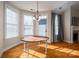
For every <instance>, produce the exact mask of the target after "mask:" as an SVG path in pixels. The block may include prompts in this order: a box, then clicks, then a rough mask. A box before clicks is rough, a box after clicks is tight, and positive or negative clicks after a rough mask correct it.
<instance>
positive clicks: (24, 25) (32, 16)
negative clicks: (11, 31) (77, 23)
mask: <svg viewBox="0 0 79 59" xmlns="http://www.w3.org/2000/svg"><path fill="white" fill-rule="evenodd" d="M24 16H32V18H33V15H28V14H24V15H23V35H24V36H27V35H26V34H25V33H24V32H25V24H24ZM26 26H33V27H32V28H33V30H32V31H33V33H32V34H31V35H34V21H33V25H26ZM28 35H30V34H28Z"/></svg>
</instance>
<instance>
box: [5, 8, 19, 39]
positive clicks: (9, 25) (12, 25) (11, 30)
mask: <svg viewBox="0 0 79 59" xmlns="http://www.w3.org/2000/svg"><path fill="white" fill-rule="evenodd" d="M5 23H6V24H5V32H6V35H5V37H6V38H12V37H16V36H18V14H17V13H16V12H15V11H13V10H11V9H9V8H6V22H5Z"/></svg>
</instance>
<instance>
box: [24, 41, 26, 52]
mask: <svg viewBox="0 0 79 59" xmlns="http://www.w3.org/2000/svg"><path fill="white" fill-rule="evenodd" d="M24 52H26V42H24Z"/></svg>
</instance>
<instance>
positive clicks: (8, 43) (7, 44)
mask: <svg viewBox="0 0 79 59" xmlns="http://www.w3.org/2000/svg"><path fill="white" fill-rule="evenodd" d="M5 4H6V6H7V7H9V8H11V9H13V10H15V11H16V12H17V13H18V15H19V29H20V30H19V36H18V37H14V38H8V39H5V35H4V34H5V19H6V18H5V15H3V14H5V5H3V2H0V52H2V51H6V50H7V49H9V48H11V47H13V46H15V45H17V44H19V43H21V41H20V38H21V36H23V13H26V14H28V15H33V13H31V12H28V11H23V10H20V9H18V8H17V7H15V6H13V5H11V4H9V3H8V2H5ZM3 8H4V9H3ZM40 14H41V15H46V16H47V36H48V37H49V40H48V42H52V40H51V11H47V12H41V13H40ZM3 24H4V25H3ZM3 27H4V28H3ZM3 30H4V31H3Z"/></svg>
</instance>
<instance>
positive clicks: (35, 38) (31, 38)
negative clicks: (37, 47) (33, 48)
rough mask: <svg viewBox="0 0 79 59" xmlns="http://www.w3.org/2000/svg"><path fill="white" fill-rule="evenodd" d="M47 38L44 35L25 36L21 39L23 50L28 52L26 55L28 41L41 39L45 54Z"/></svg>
mask: <svg viewBox="0 0 79 59" xmlns="http://www.w3.org/2000/svg"><path fill="white" fill-rule="evenodd" d="M48 39H49V38H48V37H46V36H31V35H29V36H25V37H24V38H23V39H22V41H23V42H24V52H27V53H28V57H29V43H30V42H41V41H45V44H46V45H45V54H47V40H48ZM26 44H27V51H26Z"/></svg>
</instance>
